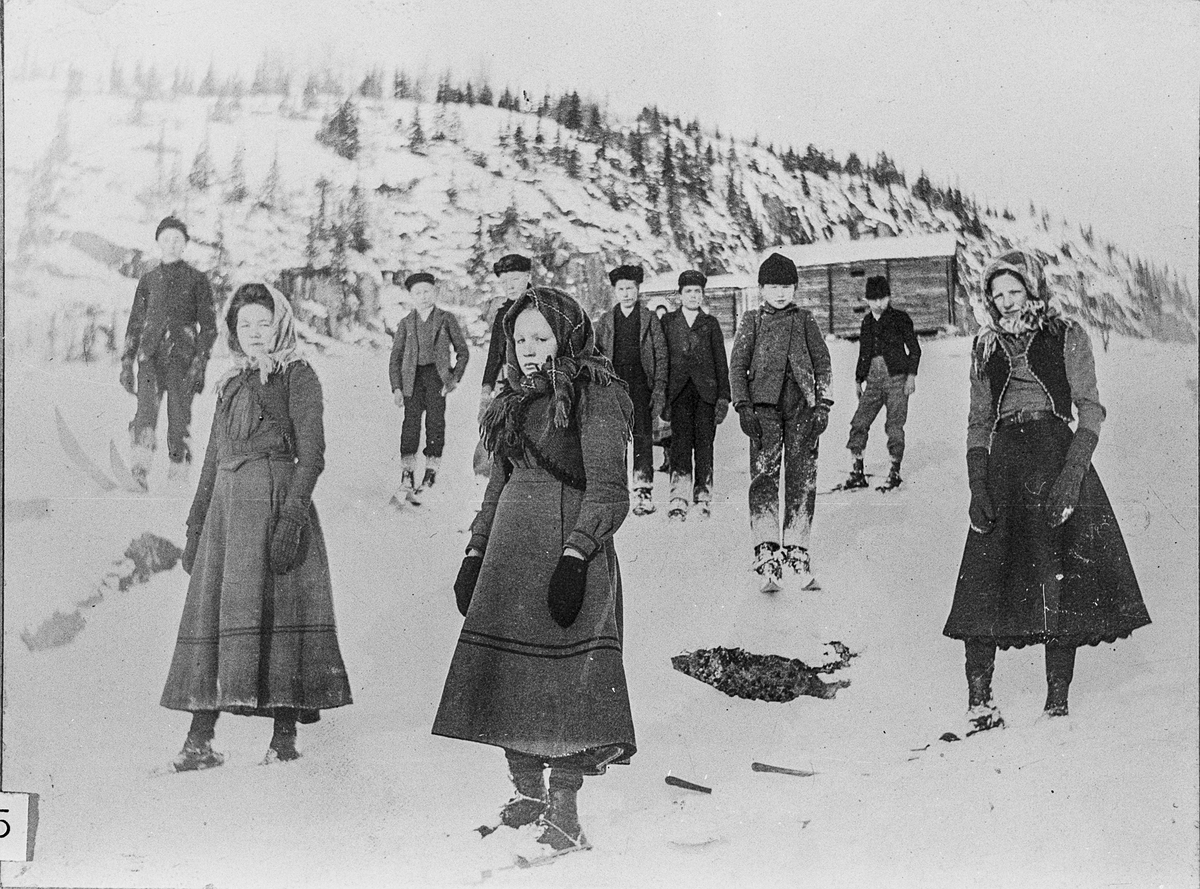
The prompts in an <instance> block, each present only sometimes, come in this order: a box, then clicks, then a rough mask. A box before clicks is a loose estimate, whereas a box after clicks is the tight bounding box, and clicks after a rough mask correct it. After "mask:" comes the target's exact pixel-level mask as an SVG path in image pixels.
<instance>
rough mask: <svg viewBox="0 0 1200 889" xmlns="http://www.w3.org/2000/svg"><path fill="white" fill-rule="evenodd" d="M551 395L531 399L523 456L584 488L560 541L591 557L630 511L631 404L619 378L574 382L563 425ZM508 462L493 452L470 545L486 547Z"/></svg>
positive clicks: (480, 548)
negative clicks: (570, 412) (554, 417)
mask: <svg viewBox="0 0 1200 889" xmlns="http://www.w3.org/2000/svg"><path fill="white" fill-rule="evenodd" d="M552 408H553V405H552V400H551V399H550V398H546V397H542V398H536V399H534V400H532V401H531V402H529V404H528V407H527V408H526V412H525V418H524V429H525V434H524V443H523V444H524V448H525V454H524V457H525V459H526V460H528V461H529V462H531V463H536V464H537V465H539V466H541V467H542V468H543V469H545V470H546V471H547V472H549V473H550V475H552V476H553V477H554V478H556V479H558V480H559V481H560V482H562V483H563V484H565V485H567V486H569V487H572V488H575V489H577V490H582V491H583V502H582V503H581V504H580V507H579V516H578V517H577V518H576V520H575V525H574V527H573V528H563V529H562V534H563V536H562V540H561V543H559V542H558V541H556V542H555V545H556V546H559V545H561V546H563V547H567V546H569V547H571V548H573V549H575V550H577V551H578V552H579V553H581V554H582V555H583V556H584V558H587V559H590V558H591V557H592V556H593V555H595V554H596V553H597V552H598V551H599V550H600V548H601V547H603V546H604V544H605V543H606V542H607V541H608V540H611V539H612V536H613V535H614V534H616V533H617V529H618V528H620V527H621V523H622V522H623V521H624V520H625V516H626V515H627V514H628V512H629V483H628V480H627V478H626V475H625V456H626V454H625V452H626V448H628V446H629V433H630V429H631V428H632V423H633V403H632V402H631V401H630V400H629V395H628V394H627V393H626V391H625V387H624V386H622V385H621V384H620V383H613V384H611V385H608V386H600V385H597V384H595V383H590V382H584V383H580V384H579V385H578V388H577V390H576V401H575V411H574V417H573V418H572V421H571V423H570V425H569V426H567V428H566V429H559V428H558V427H556V426H554V425H553V424H552V423H551V422H550V417H551V413H550V412H551V410H552ZM510 470H511V464H510V463H508V461H507V460H506V458H504V457H496V458H495V462H494V463H493V465H492V472H491V474H490V475H489V476H488V486H487V490H486V491H485V492H484V495H483V504H482V505H481V506H480V509H479V513H478V515H476V517H475V521H474V522H472V524H471V542H470V547H475V548H476V549H479V550H481V551H485V550H486V549H487V541H488V536H489V535H490V534H491V531H492V522H493V521H494V519H495V518H496V506H497V505H498V504H499V502H500V492H501V491H502V490H503V489H504V485H505V484H506V483H507V481H508V477H509V475H510Z"/></svg>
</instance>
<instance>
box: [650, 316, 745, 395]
mask: <svg viewBox="0 0 1200 889" xmlns="http://www.w3.org/2000/svg"><path fill="white" fill-rule="evenodd" d="M662 326H663V334H664V335H665V336H666V339H667V355H668V356H669V365H670V369H669V372H668V374H667V402H668V403H670V402H672V401H674V400H675V399H676V398H677V397H678V396H679V393H680V392H682V391H683V387H684V386H686V385H687V382H688V380H691V381H692V383H693V384H694V385H695V386H696V392H697V393H698V394H699V396H700V400H701V401H703V402H705V403H706V404H716V403H717V402H718V401H719V400H720V399H722V398H723V399H725V400H726V401H729V362H728V361H727V360H726V358H725V334H724V333H723V332H722V331H721V322H720V321H718V320H717V319H716V318H714V317H713V316H712V315H710V314H708V313H707V312H705V311H704V310H703V309H701V310H700V312H699V314H697V315H696V323H695V324H693V325H692V326H691V327H688V323H687V318H685V317H684V315H683V309H676V310H675V311H674V312H668V313H667V315H666V316H665V317H664V318H663V319H662Z"/></svg>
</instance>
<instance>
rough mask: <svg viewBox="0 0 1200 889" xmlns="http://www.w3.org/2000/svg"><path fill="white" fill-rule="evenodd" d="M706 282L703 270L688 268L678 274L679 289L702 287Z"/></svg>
mask: <svg viewBox="0 0 1200 889" xmlns="http://www.w3.org/2000/svg"><path fill="white" fill-rule="evenodd" d="M707 283H708V278H707V277H705V275H704V272H698V271H696V270H695V269H688V270H687V271H686V272H682V273H681V274H680V275H679V289H680V290H683V288H685V287H700V288H703V287H704V286H705V285H706V284H707Z"/></svg>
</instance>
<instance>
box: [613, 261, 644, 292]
mask: <svg viewBox="0 0 1200 889" xmlns="http://www.w3.org/2000/svg"><path fill="white" fill-rule="evenodd" d="M645 277H646V273H645V272H644V271H642V267H641V266H640V265H619V266H617V267H616V268H615V269H613V270H612V271H611V272H609V273H608V281H609V283H610V284H612V286H613V287H616V286H617V282H618V281H632V282H633V283H634V284H637V285H638V286H639V287H640V286H641V285H642V281H643V280H644V279H645Z"/></svg>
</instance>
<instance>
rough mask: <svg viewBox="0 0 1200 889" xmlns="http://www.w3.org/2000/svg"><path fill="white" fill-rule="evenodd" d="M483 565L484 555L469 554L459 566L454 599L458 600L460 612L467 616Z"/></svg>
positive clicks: (455, 580)
mask: <svg viewBox="0 0 1200 889" xmlns="http://www.w3.org/2000/svg"><path fill="white" fill-rule="evenodd" d="M482 565H483V556H467V557H466V558H465V559H463V560H462V564H461V565H460V566H459V568H458V577H456V578H454V599H455V601H457V602H458V613H459V614H461V615H462V616H463V617H466V616H467V609H468V608H470V607H471V597H472V596H473V595H474V594H475V584H476V583H478V582H479V569H480V567H481V566H482Z"/></svg>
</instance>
